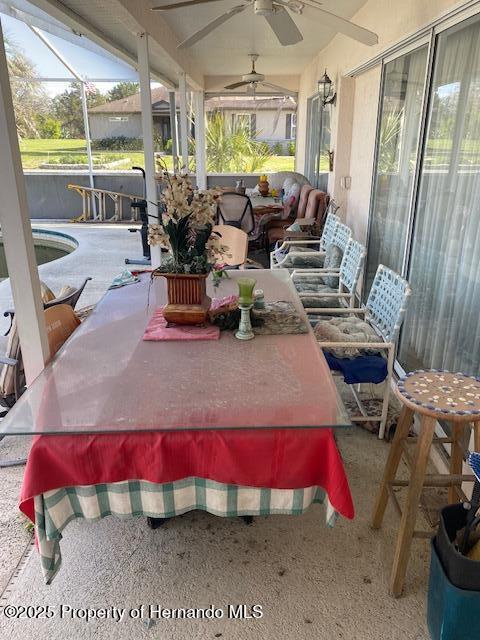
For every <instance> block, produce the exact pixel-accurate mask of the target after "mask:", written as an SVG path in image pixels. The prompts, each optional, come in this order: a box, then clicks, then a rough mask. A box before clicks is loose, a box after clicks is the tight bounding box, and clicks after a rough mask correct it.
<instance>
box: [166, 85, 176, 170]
mask: <svg viewBox="0 0 480 640" xmlns="http://www.w3.org/2000/svg"><path fill="white" fill-rule="evenodd" d="M168 101H169V104H170V135H171V136H172V158H173V171H174V173H177V172H178V137H177V104H176V102H175V91H169V92H168Z"/></svg>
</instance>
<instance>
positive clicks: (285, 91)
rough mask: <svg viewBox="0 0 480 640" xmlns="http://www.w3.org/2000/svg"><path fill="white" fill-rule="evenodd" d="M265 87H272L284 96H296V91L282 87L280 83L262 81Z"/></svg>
mask: <svg viewBox="0 0 480 640" xmlns="http://www.w3.org/2000/svg"><path fill="white" fill-rule="evenodd" d="M260 84H261V85H262V86H263V87H267V89H272V90H273V91H275V93H281V94H282V95H284V96H294V95H295V91H290V89H285V87H280V86H279V85H278V84H272V83H271V82H260Z"/></svg>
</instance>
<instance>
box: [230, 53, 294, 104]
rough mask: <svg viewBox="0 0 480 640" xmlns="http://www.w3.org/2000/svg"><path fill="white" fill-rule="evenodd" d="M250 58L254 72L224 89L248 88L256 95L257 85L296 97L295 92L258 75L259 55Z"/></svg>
mask: <svg viewBox="0 0 480 640" xmlns="http://www.w3.org/2000/svg"><path fill="white" fill-rule="evenodd" d="M248 57H249V58H250V59H251V61H252V70H251V71H250V73H246V74H245V75H243V76H242V79H241V80H240V81H239V82H234V83H233V84H227V86H226V87H224V89H228V90H231V89H239V88H240V87H248V89H250V90H251V92H252V93H253V94H254V95H255V92H256V89H257V85H261V86H262V87H265V88H266V89H270V90H271V91H274V92H275V93H281V94H282V95H286V96H293V95H295V94H294V92H293V91H289V90H288V89H285V88H284V87H279V86H278V85H276V84H271V83H270V82H265V76H264V75H263V73H257V71H256V69H255V62H256V61H257V60H258V54H257V53H250V54H249V55H248ZM247 92H248V91H247Z"/></svg>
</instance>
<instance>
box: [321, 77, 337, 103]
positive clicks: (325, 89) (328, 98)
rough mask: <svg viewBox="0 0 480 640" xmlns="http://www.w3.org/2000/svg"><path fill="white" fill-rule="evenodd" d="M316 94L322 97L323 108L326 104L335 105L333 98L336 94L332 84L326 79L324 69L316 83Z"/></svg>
mask: <svg viewBox="0 0 480 640" xmlns="http://www.w3.org/2000/svg"><path fill="white" fill-rule="evenodd" d="M318 93H319V94H320V95H321V96H322V102H323V106H324V107H325V106H326V105H327V104H335V98H336V97H337V94H336V93H335V90H334V89H333V83H332V81H331V80H330V78H329V77H328V74H327V70H326V69H325V73H324V74H323V76H322V77H321V78H320V80H319V81H318Z"/></svg>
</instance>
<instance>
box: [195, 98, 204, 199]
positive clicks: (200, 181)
mask: <svg viewBox="0 0 480 640" xmlns="http://www.w3.org/2000/svg"><path fill="white" fill-rule="evenodd" d="M194 95H195V160H196V167H197V171H196V173H197V187H198V189H202V190H203V189H206V188H207V162H206V142H205V96H204V93H203V91H195V94H194Z"/></svg>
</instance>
